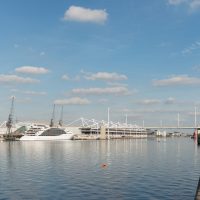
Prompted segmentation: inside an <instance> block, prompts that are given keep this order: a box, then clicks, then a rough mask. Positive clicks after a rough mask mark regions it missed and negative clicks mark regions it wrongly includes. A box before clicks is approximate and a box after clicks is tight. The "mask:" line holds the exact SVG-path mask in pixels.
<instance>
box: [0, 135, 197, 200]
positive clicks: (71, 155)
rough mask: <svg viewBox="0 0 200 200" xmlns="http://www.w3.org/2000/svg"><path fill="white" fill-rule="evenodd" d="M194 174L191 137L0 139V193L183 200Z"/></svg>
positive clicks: (190, 196)
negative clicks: (55, 139)
mask: <svg viewBox="0 0 200 200" xmlns="http://www.w3.org/2000/svg"><path fill="white" fill-rule="evenodd" d="M102 164H106V166H105V167H102ZM199 176H200V148H198V147H197V145H195V144H194V141H193V140H192V139H190V138H168V139H165V140H164V139H160V140H157V139H137V140H134V139H131V140H128V139H127V140H111V141H60V142H58V141H57V142H55V141H51V142H47V141H45V142H42V141H35V142H25V141H24V142H22V141H21V142H20V141H16V142H1V143H0V199H13V200H18V199H19V200H21V199H48V200H49V199H87V200H89V199H153V200H155V199H180V200H183V199H186V200H188V199H194V195H195V191H196V186H197V182H198V178H199Z"/></svg>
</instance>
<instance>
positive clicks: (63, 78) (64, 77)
mask: <svg viewBox="0 0 200 200" xmlns="http://www.w3.org/2000/svg"><path fill="white" fill-rule="evenodd" d="M61 78H62V80H65V81H68V80H70V78H69V76H68V75H67V74H64V75H63V76H62V77H61Z"/></svg>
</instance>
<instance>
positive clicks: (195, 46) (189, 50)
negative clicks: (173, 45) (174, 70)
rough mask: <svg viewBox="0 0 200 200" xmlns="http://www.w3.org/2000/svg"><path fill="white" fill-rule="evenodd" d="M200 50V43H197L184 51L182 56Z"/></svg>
mask: <svg viewBox="0 0 200 200" xmlns="http://www.w3.org/2000/svg"><path fill="white" fill-rule="evenodd" d="M199 48H200V42H199V41H196V42H194V43H193V44H192V45H191V46H190V47H187V48H185V49H183V51H182V54H188V53H192V52H193V51H194V50H197V49H199Z"/></svg>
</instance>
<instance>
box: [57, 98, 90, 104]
mask: <svg viewBox="0 0 200 200" xmlns="http://www.w3.org/2000/svg"><path fill="white" fill-rule="evenodd" d="M54 103H55V104H59V105H87V104H90V101H89V100H88V99H86V98H80V97H73V98H70V99H57V100H55V102H54Z"/></svg>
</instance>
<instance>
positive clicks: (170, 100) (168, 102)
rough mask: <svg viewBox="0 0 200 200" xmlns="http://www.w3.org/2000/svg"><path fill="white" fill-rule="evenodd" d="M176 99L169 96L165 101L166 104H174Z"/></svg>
mask: <svg viewBox="0 0 200 200" xmlns="http://www.w3.org/2000/svg"><path fill="white" fill-rule="evenodd" d="M174 103H175V99H174V98H173V97H169V98H168V99H167V100H165V101H164V104H174Z"/></svg>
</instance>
